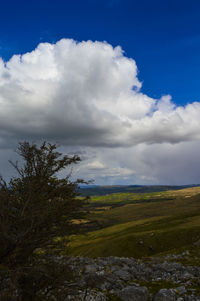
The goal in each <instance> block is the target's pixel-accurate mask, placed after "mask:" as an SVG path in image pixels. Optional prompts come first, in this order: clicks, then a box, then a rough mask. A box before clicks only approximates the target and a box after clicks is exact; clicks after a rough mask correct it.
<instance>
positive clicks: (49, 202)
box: [0, 142, 84, 301]
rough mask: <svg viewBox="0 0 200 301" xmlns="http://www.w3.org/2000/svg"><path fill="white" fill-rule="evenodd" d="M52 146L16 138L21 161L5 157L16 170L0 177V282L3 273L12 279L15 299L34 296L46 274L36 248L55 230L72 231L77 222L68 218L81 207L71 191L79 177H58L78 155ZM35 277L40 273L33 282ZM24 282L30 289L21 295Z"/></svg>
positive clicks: (56, 232) (47, 241) (58, 232)
mask: <svg viewBox="0 0 200 301" xmlns="http://www.w3.org/2000/svg"><path fill="white" fill-rule="evenodd" d="M56 149H57V146H56V145H55V144H50V143H46V142H44V143H42V144H41V145H40V146H39V147H38V146H37V145H36V144H34V143H33V144H30V143H29V142H22V143H19V147H18V149H17V153H18V154H19V155H20V156H21V157H22V159H23V165H22V166H19V164H18V162H16V163H13V162H10V163H11V164H12V165H13V167H14V168H15V170H16V171H17V176H16V177H12V178H11V180H10V181H9V183H6V181H5V180H4V179H3V178H2V177H1V178H0V184H1V188H0V208H1V211H0V245H1V248H0V266H1V269H0V277H1V279H4V281H3V282H1V285H5V279H8V281H11V282H13V283H14V284H15V285H17V289H18V293H19V294H20V295H21V299H19V300H26V301H27V298H28V300H35V299H34V296H35V295H36V290H37V286H38V287H39V286H40V287H41V285H42V283H43V282H45V285H46V282H48V280H49V279H51V277H49V275H50V274H51V273H52V271H51V272H50V269H49V268H47V266H48V261H47V260H46V258H45V259H44V260H43V263H44V264H42V265H41V262H40V264H39V265H38V263H37V262H38V259H37V255H36V253H37V252H36V251H37V250H38V249H41V248H43V249H44V248H47V247H48V246H50V245H51V243H52V241H53V239H54V238H55V237H57V236H62V235H65V237H66V236H68V235H70V234H72V233H75V231H76V227H77V225H75V224H74V223H72V219H76V218H77V217H79V216H80V214H82V211H83V210H82V204H83V202H84V200H83V199H80V198H78V197H77V196H78V184H79V183H83V181H82V180H77V181H75V182H72V181H71V180H70V177H71V170H70V171H69V173H68V175H67V176H66V177H65V178H58V173H59V172H60V171H62V170H63V169H65V168H66V167H68V168H69V167H71V165H72V164H76V163H78V162H79V161H80V158H79V157H78V156H76V155H74V156H71V157H70V156H67V155H62V154H61V153H60V152H58V151H57V150H56ZM79 227H80V225H79ZM44 266H45V268H44ZM51 267H52V269H54V268H53V266H52V265H51ZM54 272H55V271H54ZM48 274H49V275H48ZM57 274H59V275H62V274H63V273H62V272H59V273H57ZM5 275H7V277H6V276H5ZM38 275H40V276H41V277H40V276H38ZM57 276H58V275H57ZM54 278H55V277H54ZM34 279H35V280H34ZM36 279H40V281H39V283H38V284H37V283H36V282H38V281H36ZM42 279H43V280H44V279H45V281H42ZM50 282H51V281H50ZM33 284H35V288H34V289H33ZM27 287H28V290H29V292H30V291H31V289H32V290H33V293H32V296H31V294H30V293H29V295H27V293H26V290H27ZM20 290H21V292H20ZM32 298H33V299H32ZM1 300H4V299H2V298H1ZM5 300H6V299H5Z"/></svg>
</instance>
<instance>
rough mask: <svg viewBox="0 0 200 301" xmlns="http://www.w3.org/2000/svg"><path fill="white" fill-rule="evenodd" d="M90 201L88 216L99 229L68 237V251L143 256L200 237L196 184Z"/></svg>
mask: <svg viewBox="0 0 200 301" xmlns="http://www.w3.org/2000/svg"><path fill="white" fill-rule="evenodd" d="M90 205H91V206H92V213H90V214H88V219H90V220H96V221H98V223H100V224H101V226H102V229H101V230H97V231H93V232H89V233H87V234H86V235H80V236H75V237H72V240H71V243H70V247H71V249H70V253H71V254H72V255H84V256H91V257H96V256H110V255H116V256H133V257H144V256H151V255H156V254H158V253H161V252H166V251H172V250H177V249H179V248H183V247H185V246H191V245H192V244H193V243H194V242H195V241H197V240H198V239H200V234H199V233H200V187H195V188H187V189H182V190H177V191H167V192H160V193H145V194H131V193H123V194H114V195H108V196H103V197H94V198H93V199H92V200H91V204H90ZM106 205H109V206H110V207H108V208H105V207H106ZM116 205H117V206H119V205H120V206H119V207H115V206H116ZM101 206H103V209H102V210H101V208H102V207H101ZM106 209H107V210H106Z"/></svg>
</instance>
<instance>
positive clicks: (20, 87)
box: [0, 0, 200, 185]
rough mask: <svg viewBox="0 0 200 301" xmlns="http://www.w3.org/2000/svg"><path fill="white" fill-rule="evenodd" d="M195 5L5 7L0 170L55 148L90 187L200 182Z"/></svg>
mask: <svg viewBox="0 0 200 301" xmlns="http://www.w3.org/2000/svg"><path fill="white" fill-rule="evenodd" d="M199 14H200V2H199V1H197V0H190V1H184V0H183V1H180V0H173V1H170V0H166V1H157V0H153V1H150V0H140V1H133V0H132V1H130V0H123V1H122V0H85V1H83V0H82V1H81V0H73V1H72V0H65V1H64V0H60V1H51V0H49V1H46V0H40V1H37V0H35V1H14V0H12V1H11V0H8V1H2V2H1V11H0V105H1V109H0V173H1V174H2V175H3V176H5V177H6V178H9V177H10V176H11V175H12V172H13V171H12V168H11V166H9V163H8V160H10V159H11V160H15V159H16V154H15V152H14V150H15V149H16V148H17V143H18V142H19V141H24V140H28V141H30V142H31V141H36V142H38V143H39V142H41V141H43V140H46V141H50V142H52V143H58V144H59V145H60V149H61V151H62V152H63V153H66V154H73V153H76V154H79V155H80V157H81V158H82V162H81V163H80V164H79V165H78V166H76V167H75V168H74V177H78V178H80V177H82V178H84V179H86V180H88V179H94V180H95V184H101V185H116V184H148V185H152V184H171V185H180V184H199V183H200V151H199V150H200V88H199V87H200V85H199V79H200V19H199Z"/></svg>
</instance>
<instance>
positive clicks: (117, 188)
mask: <svg viewBox="0 0 200 301" xmlns="http://www.w3.org/2000/svg"><path fill="white" fill-rule="evenodd" d="M195 186H200V185H182V186H181V185H180V186H170V185H149V186H146V185H127V186H126V185H113V186H112V185H110V186H98V185H88V186H81V187H80V193H81V195H82V196H86V195H88V196H95V195H107V194H111V193H124V192H134V193H148V192H149V193H150V192H159V191H167V190H179V189H183V188H189V187H195Z"/></svg>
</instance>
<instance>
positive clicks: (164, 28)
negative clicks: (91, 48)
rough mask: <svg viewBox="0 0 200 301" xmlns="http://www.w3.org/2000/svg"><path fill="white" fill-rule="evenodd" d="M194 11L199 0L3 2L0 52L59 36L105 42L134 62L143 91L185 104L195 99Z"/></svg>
mask: <svg viewBox="0 0 200 301" xmlns="http://www.w3.org/2000/svg"><path fill="white" fill-rule="evenodd" d="M199 14H200V1H198V0H191V1H184V0H183V1H181V0H173V1H171V0H167V1H160V0H158V1H157V0H152V1H149V0H140V1H134V0H132V1H130V0H123V1H122V0H65V1H64V0H59V1H52V0H48V1H47V0H40V1H38V0H36V1H15V0H8V1H2V3H1V14H0V55H1V56H2V57H3V58H4V59H5V60H7V59H9V58H10V57H11V56H12V55H13V54H16V53H20V54H21V53H25V52H27V51H31V50H33V49H34V48H35V47H36V46H37V45H38V44H39V43H40V42H56V41H58V40H59V39H61V38H64V37H65V38H73V39H75V40H78V41H82V40H88V39H91V40H93V41H95V40H99V41H107V42H108V43H110V44H112V45H113V46H116V45H120V46H121V47H122V48H123V50H124V51H125V54H126V55H127V56H128V57H132V58H134V59H135V60H136V63H137V66H138V69H139V79H140V80H141V81H142V82H143V88H142V91H143V92H144V93H147V94H148V95H149V96H152V97H155V98H159V97H160V96H161V95H163V94H171V95H172V97H173V101H174V102H175V103H178V104H186V103H188V102H190V101H194V100H199V99H200V89H199V77H200V68H199V67H200V56H199V50H200V19H199Z"/></svg>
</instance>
